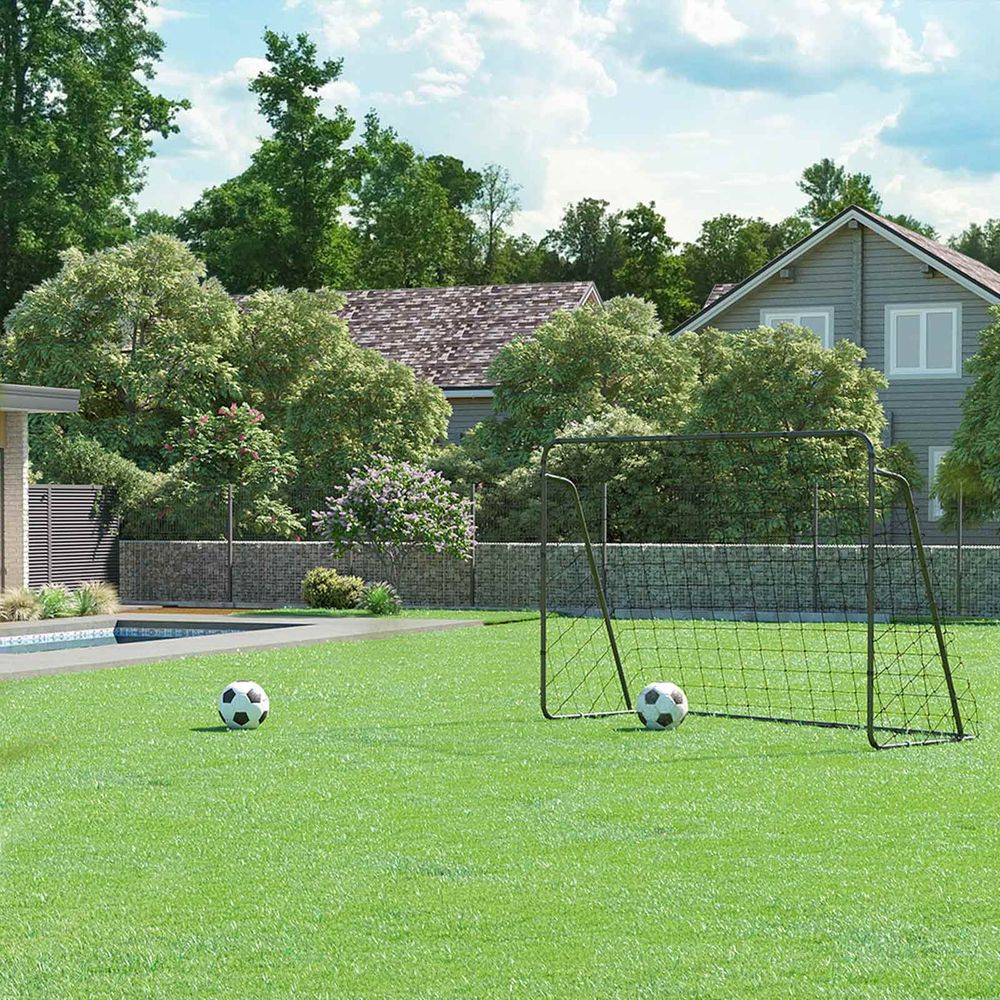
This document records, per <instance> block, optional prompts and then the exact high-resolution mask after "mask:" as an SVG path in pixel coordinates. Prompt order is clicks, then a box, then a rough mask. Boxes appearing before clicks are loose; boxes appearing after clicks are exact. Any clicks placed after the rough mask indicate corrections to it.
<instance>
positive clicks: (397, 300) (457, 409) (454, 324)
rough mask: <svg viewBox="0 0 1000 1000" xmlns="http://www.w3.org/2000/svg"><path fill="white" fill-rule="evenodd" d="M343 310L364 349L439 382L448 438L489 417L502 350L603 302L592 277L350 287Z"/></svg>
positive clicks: (457, 435)
mask: <svg viewBox="0 0 1000 1000" xmlns="http://www.w3.org/2000/svg"><path fill="white" fill-rule="evenodd" d="M344 295H345V296H346V298H347V304H346V305H345V306H344V308H343V310H342V311H341V316H342V317H343V318H344V319H346V320H347V325H348V328H349V330H350V332H351V335H352V336H353V337H354V339H355V340H356V341H357V342H358V344H360V345H361V346H362V347H370V348H374V349H375V350H377V351H378V352H379V353H381V354H383V355H385V357H387V358H389V359H391V360H392V361H401V362H402V363H403V364H405V365H408V366H409V367H410V368H412V369H413V370H414V371H415V372H416V373H417V375H419V376H420V377H421V378H425V379H428V380H429V381H431V382H433V383H434V384H435V385H436V386H438V387H439V388H440V389H441V390H442V391H443V392H444V395H445V398H446V399H447V400H448V402H449V403H450V404H451V408H452V416H451V420H450V421H449V423H448V439H449V440H450V441H458V440H459V439H460V438H461V436H462V435H463V434H464V433H465V432H466V431H467V430H469V429H470V428H472V427H474V426H475V425H476V424H477V423H479V421H480V420H482V419H483V418H484V417H487V416H489V414H490V412H491V406H492V400H493V383H492V382H491V381H490V378H489V375H488V374H487V372H488V369H489V367H490V365H491V364H492V362H493V359H494V358H495V357H496V356H497V352H498V351H499V350H500V348H501V347H503V346H504V345H506V344H509V343H510V342H511V341H512V340H515V339H517V338H518V337H526V336H528V335H529V334H530V333H532V332H533V331H534V330H536V329H537V328H538V327H539V326H541V325H542V323H544V322H545V321H546V320H548V319H550V318H551V317H552V315H553V313H556V312H558V311H559V310H563V309H565V310H575V309H579V308H580V307H581V306H584V305H588V304H591V303H593V304H598V303H600V301H601V297H600V295H599V294H598V291H597V287H596V286H595V285H594V283H593V282H592V281H567V282H547V283H538V284H525V285H465V286H451V287H445V288H390V289H374V290H367V291H356V292H344Z"/></svg>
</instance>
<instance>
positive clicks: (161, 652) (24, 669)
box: [0, 614, 482, 680]
mask: <svg viewBox="0 0 1000 1000" xmlns="http://www.w3.org/2000/svg"><path fill="white" fill-rule="evenodd" d="M119 622H120V623H121V624H122V625H123V626H126V627H128V628H137V627H142V626H150V627H157V628H165V627H166V628H193V629H196V628H202V629H205V628H215V627H218V628H227V629H230V628H231V629H233V630H234V631H232V632H228V633H224V634H222V635H201V636H190V637H184V638H180V639H151V640H149V641H145V642H130V643H125V644H122V645H107V646H83V647H77V648H72V649H58V650H44V651H39V652H37V653H3V652H0V680H10V679H13V678H16V677H39V676H43V675H45V674H64V673H69V672H71V671H75V670H95V669H98V668H101V667H121V666H126V665H128V664H132V663H155V662H158V661H161V660H175V659H178V658H179V657H182V656H208V655H211V654H213V653H236V652H249V651H255V650H263V649H281V648H283V647H285V646H288V647H291V646H308V645H313V644H316V643H323V642H351V641H355V640H358V639H383V638H388V637H390V636H395V635H409V634H412V633H417V632H434V631H440V630H442V629H453V628H476V627H479V626H481V625H482V622H480V621H469V620H464V619H463V620H455V619H451V618H310V619H306V620H303V619H302V618H297V617H288V618H285V617H281V616H278V615H266V616H259V617H250V616H247V617H240V618H230V617H222V616H220V617H219V618H217V619H215V620H212V619H210V618H207V617H206V616H191V615H183V614H176V615H175V614H170V615H145V614H143V615H133V614H129V615H126V616H124V617H120V616H118V615H94V616H92V617H90V618H58V619H50V620H47V621H42V622H27V623H23V624H17V625H14V624H7V625H3V626H0V638H3V637H4V636H10V635H26V634H30V635H42V634H45V635H48V636H51V637H52V638H56V637H57V636H58V634H59V633H63V632H75V631H80V630H90V629H109V628H114V627H115V625H117V624H118V623H119Z"/></svg>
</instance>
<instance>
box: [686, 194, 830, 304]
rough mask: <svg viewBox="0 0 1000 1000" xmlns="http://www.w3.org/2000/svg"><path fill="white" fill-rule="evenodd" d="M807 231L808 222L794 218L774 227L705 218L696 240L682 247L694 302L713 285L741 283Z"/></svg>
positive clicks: (730, 217)
mask: <svg viewBox="0 0 1000 1000" xmlns="http://www.w3.org/2000/svg"><path fill="white" fill-rule="evenodd" d="M810 231H811V230H810V226H809V224H808V223H807V222H805V221H804V220H802V219H797V218H794V217H790V218H788V219H784V220H782V221H781V222H779V223H777V224H774V223H770V222H766V221H765V220H764V219H760V218H756V219H748V218H744V217H742V216H739V215H729V214H727V215H717V216H715V217H714V218H711V219H707V220H706V221H705V222H703V223H702V224H701V231H700V232H699V234H698V238H697V239H696V240H695V241H694V242H693V243H688V244H687V245H686V246H685V248H684V266H685V269H686V271H687V276H688V280H689V281H690V282H691V294H692V296H693V298H694V300H695V301H696V302H697V303H698V304H699V305H700V304H702V303H704V301H705V299H706V298H708V294H709V292H711V290H712V288H713V286H715V285H717V284H720V283H722V282H736V281H742V280H743V279H744V278H746V277H748V276H749V275H751V274H753V272H754V271H756V270H758V269H759V268H761V267H763V266H764V265H765V264H766V263H767V262H768V261H769V260H771V259H772V258H773V257H776V256H778V254H780V253H782V252H783V251H785V250H787V249H788V247H790V246H791V245H792V244H793V243H796V242H797V241H798V240H800V239H802V238H803V237H804V236H807V235H808V234H809V232H810Z"/></svg>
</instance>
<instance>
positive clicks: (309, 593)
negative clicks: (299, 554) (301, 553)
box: [302, 566, 365, 609]
mask: <svg viewBox="0 0 1000 1000" xmlns="http://www.w3.org/2000/svg"><path fill="white" fill-rule="evenodd" d="M364 586H365V582H364V580H362V579H361V577H360V576H341V575H340V574H339V573H338V572H337V571H336V570H335V569H329V568H327V567H326V566H317V567H316V568H315V569H311V570H309V572H308V573H306V575H305V577H304V578H303V580H302V600H303V601H305V602H306V604H308V605H309V607H311V608H337V609H344V608H356V607H357V606H358V600H359V599H360V597H361V592H362V590H364Z"/></svg>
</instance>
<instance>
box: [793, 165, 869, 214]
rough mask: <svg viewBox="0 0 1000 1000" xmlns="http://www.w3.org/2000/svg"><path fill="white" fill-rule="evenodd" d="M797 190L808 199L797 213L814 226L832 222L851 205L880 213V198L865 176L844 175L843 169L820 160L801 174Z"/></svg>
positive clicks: (845, 173)
mask: <svg viewBox="0 0 1000 1000" xmlns="http://www.w3.org/2000/svg"><path fill="white" fill-rule="evenodd" d="M798 188H799V190H800V191H801V192H802V193H803V194H804V195H805V196H806V197H807V198H808V199H809V200H808V201H807V202H806V204H805V205H804V206H803V207H802V209H801V214H802V216H803V217H804V218H806V219H807V220H808V221H809V222H811V223H812V224H813V225H814V226H818V225H820V223H823V222H826V220H827V219H832V218H833V217H834V216H835V215H836V214H837V213H838V212H842V211H843V210H844V209H845V208H848V207H850V206H851V205H857V206H859V207H860V208H867V209H868V210H869V211H870V212H881V211H882V196H881V195H880V194H879V193H878V191H877V190H876V189H875V185H874V184H873V183H872V179H871V177H870V176H869V175H868V174H863V173H854V174H852V173H848V171H847V168H846V167H843V166H841V165H840V164H839V163H835V162H834V161H833V160H831V159H830V158H829V157H824V158H823V159H822V160H820V161H819V162H818V163H813V164H811V165H810V166H808V167H806V168H805V170H803V171H802V178H801V180H799V182H798Z"/></svg>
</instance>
